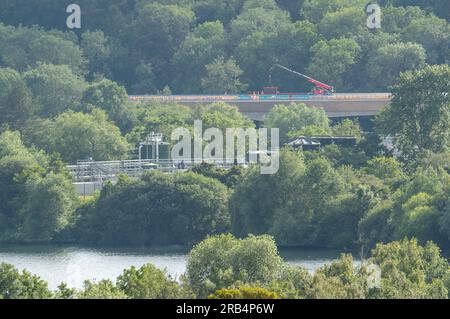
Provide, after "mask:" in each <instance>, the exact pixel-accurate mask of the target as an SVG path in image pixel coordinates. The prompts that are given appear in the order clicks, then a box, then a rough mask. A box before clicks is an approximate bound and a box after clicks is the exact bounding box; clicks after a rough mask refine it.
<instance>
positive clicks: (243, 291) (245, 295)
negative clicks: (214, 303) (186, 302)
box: [208, 286, 278, 300]
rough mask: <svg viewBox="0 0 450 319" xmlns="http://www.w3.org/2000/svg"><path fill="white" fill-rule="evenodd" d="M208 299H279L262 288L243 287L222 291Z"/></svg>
mask: <svg viewBox="0 0 450 319" xmlns="http://www.w3.org/2000/svg"><path fill="white" fill-rule="evenodd" d="M208 299H253V300H255V299H266V300H267V299H278V295H277V294H276V293H274V292H271V291H269V290H267V289H264V288H260V287H247V286H241V287H238V288H231V289H220V290H217V291H216V292H215V293H214V294H212V295H210V296H209V297H208Z"/></svg>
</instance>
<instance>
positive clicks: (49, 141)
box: [29, 109, 130, 163]
mask: <svg viewBox="0 0 450 319" xmlns="http://www.w3.org/2000/svg"><path fill="white" fill-rule="evenodd" d="M35 124H37V129H35V125H33V123H31V125H32V127H31V128H29V131H31V132H32V134H34V136H31V142H32V143H33V144H34V145H36V146H39V147H41V148H42V149H44V150H47V151H48V152H58V153H59V154H61V157H62V159H63V160H64V161H66V162H69V163H76V162H77V161H78V160H83V159H89V158H92V159H95V160H99V161H101V160H117V159H125V158H126V157H127V156H128V151H129V149H130V145H129V144H128V143H127V141H126V140H125V138H124V137H122V135H121V133H120V130H119V128H118V127H117V126H115V125H114V124H113V123H111V122H110V121H109V120H108V117H107V115H106V113H105V112H104V111H102V110H99V109H94V110H92V112H91V113H86V114H85V113H79V112H73V111H67V112H65V113H63V114H61V115H59V116H58V117H56V118H55V119H53V120H51V121H45V122H41V123H39V122H37V123H35Z"/></svg>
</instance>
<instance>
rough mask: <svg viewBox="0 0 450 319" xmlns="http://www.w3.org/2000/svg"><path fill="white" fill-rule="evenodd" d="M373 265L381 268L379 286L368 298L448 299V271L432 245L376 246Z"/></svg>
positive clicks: (449, 272) (437, 249) (443, 259)
mask: <svg viewBox="0 0 450 319" xmlns="http://www.w3.org/2000/svg"><path fill="white" fill-rule="evenodd" d="M370 261H371V262H372V263H374V264H375V265H378V266H379V267H380V268H381V287H380V288H379V289H376V290H375V291H373V292H372V294H371V297H382V298H394V299H396V298H412V299H416V298H448V289H449V281H448V280H449V276H450V269H449V266H448V262H447V261H446V259H445V258H443V257H442V256H441V255H440V250H439V248H438V247H437V246H436V245H434V244H433V243H428V244H427V245H426V246H424V247H422V246H419V245H418V243H417V241H416V240H403V241H400V242H393V243H390V244H387V245H381V244H380V245H377V247H376V248H375V249H374V250H373V252H372V258H371V259H370Z"/></svg>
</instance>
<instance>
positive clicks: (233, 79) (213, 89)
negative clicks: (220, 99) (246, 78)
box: [201, 57, 246, 94]
mask: <svg viewBox="0 0 450 319" xmlns="http://www.w3.org/2000/svg"><path fill="white" fill-rule="evenodd" d="M205 68H206V76H205V77H204V78H202V84H201V86H202V89H203V91H204V92H208V93H210V94H236V93H239V92H243V91H245V88H246V86H245V84H243V83H242V82H241V81H240V80H239V77H240V76H241V75H242V70H241V69H240V68H239V66H238V65H236V62H235V61H234V60H233V59H228V60H225V59H224V58H223V57H219V58H217V59H215V60H214V61H213V62H211V63H209V64H207V65H206V66H205Z"/></svg>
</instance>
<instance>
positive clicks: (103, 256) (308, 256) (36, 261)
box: [0, 245, 340, 289]
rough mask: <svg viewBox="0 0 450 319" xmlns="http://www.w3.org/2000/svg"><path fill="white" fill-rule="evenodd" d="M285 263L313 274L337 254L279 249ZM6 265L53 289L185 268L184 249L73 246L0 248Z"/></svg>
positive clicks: (180, 272) (2, 260) (178, 271)
mask: <svg viewBox="0 0 450 319" xmlns="http://www.w3.org/2000/svg"><path fill="white" fill-rule="evenodd" d="M280 254H281V255H282V256H283V258H284V259H285V261H286V262H288V263H289V264H292V265H297V266H303V267H305V268H307V269H308V270H310V271H315V270H316V269H317V268H319V267H321V266H322V265H324V264H326V263H330V262H331V261H333V260H335V259H337V258H339V255H340V253H339V252H338V251H329V250H304V249H288V250H283V249H282V250H281V251H280ZM2 262H6V263H10V264H13V265H15V266H16V267H17V268H19V269H27V270H28V271H30V272H32V273H34V274H37V275H39V276H40V277H41V278H42V279H44V280H46V281H47V282H48V283H49V287H50V288H51V289H55V288H56V287H57V286H58V285H59V284H60V283H61V282H66V283H67V284H68V285H69V286H70V287H74V288H81V287H82V285H83V281H84V280H87V279H90V280H101V279H111V280H115V279H116V278H117V276H119V275H120V274H121V273H122V271H123V269H125V268H129V267H130V266H136V267H140V266H142V265H144V264H146V263H152V264H154V265H155V266H157V267H158V268H161V269H164V268H165V269H167V271H168V272H169V273H170V274H171V275H173V276H179V275H181V274H182V273H184V271H185V269H186V250H181V249H148V248H98V247H96V248H86V247H74V246H23V245H22V246H16V245H0V263H2Z"/></svg>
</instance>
